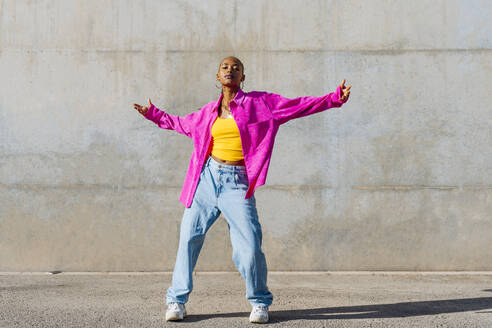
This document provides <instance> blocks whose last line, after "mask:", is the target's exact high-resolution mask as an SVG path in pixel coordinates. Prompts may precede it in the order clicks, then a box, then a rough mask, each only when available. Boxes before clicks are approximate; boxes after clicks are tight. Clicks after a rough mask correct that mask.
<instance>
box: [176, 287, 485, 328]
mask: <svg viewBox="0 0 492 328" xmlns="http://www.w3.org/2000/svg"><path fill="white" fill-rule="evenodd" d="M487 291H491V290H487ZM485 309H487V310H488V309H492V297H477V298H464V299H450V300H435V301H421V302H402V303H392V304H377V305H356V306H337V307H324V308H316V309H304V310H284V311H270V323H276V322H285V321H291V320H329V319H371V318H402V317H411V316H422V315H435V314H442V313H453V312H466V311H478V310H485ZM481 313H492V311H485V312H481ZM245 316H249V312H248V313H246V312H233V313H213V314H198V315H193V314H190V315H188V317H187V318H186V319H185V321H188V322H197V321H201V320H207V319H211V318H218V317H222V318H233V317H245Z"/></svg>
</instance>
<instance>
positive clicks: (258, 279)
mask: <svg viewBox="0 0 492 328" xmlns="http://www.w3.org/2000/svg"><path fill="white" fill-rule="evenodd" d="M248 186H249V183H248V177H247V174H246V168H245V167H244V166H239V165H238V166H235V165H224V164H221V163H219V162H217V161H216V160H214V159H213V158H212V157H210V156H209V157H208V159H207V160H206V162H205V165H204V167H203V169H202V172H201V174H200V179H199V181H198V186H197V189H196V191H195V195H194V198H193V202H192V204H191V206H190V207H188V208H185V210H184V214H183V218H182V220H181V228H180V229H181V230H180V236H179V246H178V254H177V257H176V264H175V266H174V272H173V278H172V284H171V287H169V289H168V290H167V295H166V303H167V304H169V303H170V302H178V303H186V302H187V301H188V297H189V294H190V293H191V291H192V290H193V277H192V273H193V269H194V268H195V264H196V261H197V260H198V255H199V254H200V250H201V249H202V246H203V242H204V241H205V234H206V233H207V231H208V229H209V228H210V227H211V226H212V224H213V223H214V222H215V221H216V220H217V218H218V217H219V215H220V213H223V214H224V217H225V219H226V221H227V225H228V227H229V232H230V239H231V244H232V250H233V253H232V260H233V262H234V264H235V265H236V267H237V269H238V270H239V272H240V273H241V276H242V277H243V278H244V280H246V299H247V300H248V301H249V302H250V303H251V305H267V306H269V305H270V304H271V303H272V301H273V295H272V293H271V292H270V291H269V290H268V287H267V265H266V260H265V255H264V254H263V252H262V250H261V240H262V232H261V226H260V222H259V221H258V214H257V211H256V199H255V198H254V195H253V196H251V197H250V198H248V199H244V196H245V195H246V191H247V190H248Z"/></svg>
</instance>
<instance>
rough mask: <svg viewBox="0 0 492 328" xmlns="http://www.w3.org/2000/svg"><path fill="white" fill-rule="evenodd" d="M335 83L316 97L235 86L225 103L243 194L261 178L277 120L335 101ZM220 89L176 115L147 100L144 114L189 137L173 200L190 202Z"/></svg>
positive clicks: (209, 142) (321, 108) (320, 108)
mask: <svg viewBox="0 0 492 328" xmlns="http://www.w3.org/2000/svg"><path fill="white" fill-rule="evenodd" d="M341 95H342V90H341V87H340V86H338V88H337V90H336V91H335V92H331V93H329V94H327V95H324V96H322V97H299V98H294V99H288V98H284V97H283V96H281V95H278V94H274V93H268V92H263V91H252V92H247V93H244V92H243V91H242V90H241V89H239V91H238V93H237V94H236V96H235V97H234V99H233V100H232V101H231V102H230V104H229V108H230V110H231V114H232V116H233V117H234V120H235V121H236V124H237V127H238V129H239V135H240V137H241V144H242V148H243V154H244V163H245V165H246V172H247V174H248V180H249V189H248V191H247V193H246V196H245V199H246V198H249V197H251V196H252V195H253V194H254V191H255V189H256V188H257V187H259V186H261V185H263V184H265V180H266V176H267V172H268V166H269V165H270V157H271V155H272V150H273V144H274V141H275V136H276V135H277V131H278V128H279V126H280V125H281V124H283V123H286V122H288V121H290V120H292V119H295V118H299V117H304V116H308V115H312V114H315V113H319V112H322V111H324V110H327V109H329V108H332V107H340V106H342V104H343V103H345V102H346V101H347V100H348V98H347V99H345V101H342V102H341V101H338V99H339V98H340V97H341ZM221 100H222V95H220V97H219V99H218V100H217V101H214V102H210V103H208V104H206V105H205V106H203V107H202V108H201V109H200V110H198V111H196V112H193V113H190V114H188V115H186V116H176V115H171V114H168V113H166V112H164V111H161V110H160V109H158V108H157V107H155V106H154V105H151V106H150V108H149V110H148V111H147V113H146V115H145V117H146V118H147V119H149V120H151V121H153V122H154V123H155V124H157V126H159V127H160V128H162V129H167V130H175V131H176V132H178V133H181V134H184V135H186V136H188V137H190V138H192V139H193V143H194V150H193V154H192V155H191V159H190V164H189V166H188V172H187V173H186V178H185V181H184V185H183V189H182V190H181V195H180V196H179V200H180V201H181V202H182V203H183V204H184V206H185V207H190V206H191V203H192V202H193V196H194V195H195V190H196V187H197V185H198V181H199V178H200V173H201V171H202V168H203V165H204V164H205V160H206V159H207V157H208V155H209V154H210V152H211V150H212V134H211V131H210V130H211V128H212V124H213V123H214V121H215V119H216V118H217V116H218V106H219V105H220V102H221Z"/></svg>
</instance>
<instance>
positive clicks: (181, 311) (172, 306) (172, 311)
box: [166, 302, 187, 321]
mask: <svg viewBox="0 0 492 328" xmlns="http://www.w3.org/2000/svg"><path fill="white" fill-rule="evenodd" d="M186 315H187V313H186V308H185V305H184V304H183V303H175V302H171V303H169V304H168V305H167V311H166V321H175V320H183V318H184V317H186Z"/></svg>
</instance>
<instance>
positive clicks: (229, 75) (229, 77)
mask: <svg viewBox="0 0 492 328" xmlns="http://www.w3.org/2000/svg"><path fill="white" fill-rule="evenodd" d="M224 78H226V79H232V78H233V76H232V74H227V75H224Z"/></svg>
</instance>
